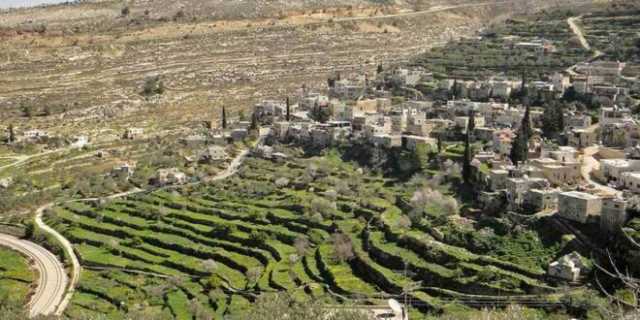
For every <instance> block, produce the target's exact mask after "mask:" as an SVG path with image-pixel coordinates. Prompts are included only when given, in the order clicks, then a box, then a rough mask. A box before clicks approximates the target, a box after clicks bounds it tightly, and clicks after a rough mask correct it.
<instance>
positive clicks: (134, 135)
mask: <svg viewBox="0 0 640 320" xmlns="http://www.w3.org/2000/svg"><path fill="white" fill-rule="evenodd" d="M143 134H144V129H142V128H127V130H125V131H124V136H123V137H124V138H125V139H129V140H133V139H138V138H141V137H142V135H143Z"/></svg>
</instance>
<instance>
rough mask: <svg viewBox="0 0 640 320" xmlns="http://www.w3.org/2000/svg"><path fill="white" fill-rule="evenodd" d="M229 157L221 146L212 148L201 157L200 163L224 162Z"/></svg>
mask: <svg viewBox="0 0 640 320" xmlns="http://www.w3.org/2000/svg"><path fill="white" fill-rule="evenodd" d="M228 157H229V155H227V151H226V150H225V149H224V148H223V147H221V146H210V147H208V148H207V149H206V150H205V151H204V152H203V153H202V154H201V155H200V159H199V161H200V162H202V163H214V162H220V161H224V160H226V159H227V158H228Z"/></svg>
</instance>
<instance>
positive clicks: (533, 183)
mask: <svg viewBox="0 0 640 320" xmlns="http://www.w3.org/2000/svg"><path fill="white" fill-rule="evenodd" d="M548 187H549V181H547V179H544V178H533V177H528V176H524V177H519V178H507V181H506V188H507V201H508V202H509V205H510V206H511V207H512V208H520V207H522V204H523V202H524V198H525V194H526V193H527V191H529V190H530V189H535V188H543V189H544V188H548Z"/></svg>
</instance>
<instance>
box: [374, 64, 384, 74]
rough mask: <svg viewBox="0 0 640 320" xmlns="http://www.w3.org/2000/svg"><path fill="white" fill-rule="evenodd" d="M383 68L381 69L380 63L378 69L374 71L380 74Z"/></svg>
mask: <svg viewBox="0 0 640 320" xmlns="http://www.w3.org/2000/svg"><path fill="white" fill-rule="evenodd" d="M383 71H384V70H383V69H382V64H379V65H378V70H377V71H376V72H377V74H381V73H382V72H383Z"/></svg>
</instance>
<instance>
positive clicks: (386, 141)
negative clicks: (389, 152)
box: [369, 134, 402, 148]
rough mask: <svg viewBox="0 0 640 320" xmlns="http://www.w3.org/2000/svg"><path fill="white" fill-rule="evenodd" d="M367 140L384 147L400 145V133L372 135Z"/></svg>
mask: <svg viewBox="0 0 640 320" xmlns="http://www.w3.org/2000/svg"><path fill="white" fill-rule="evenodd" d="M369 141H370V142H371V143H373V144H374V145H376V146H382V147H385V148H392V147H401V146H402V136H401V135H389V134H381V135H374V136H373V137H372V138H371V139H370V140H369Z"/></svg>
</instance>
